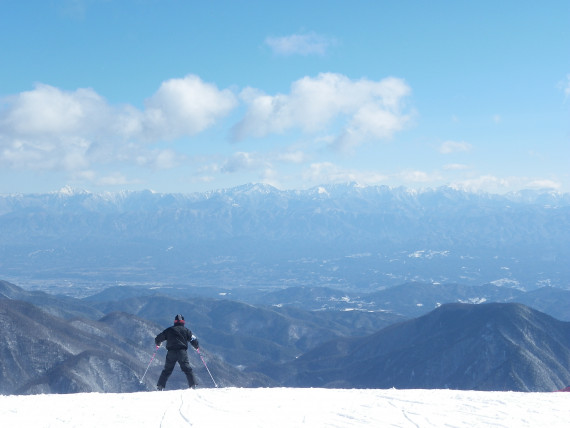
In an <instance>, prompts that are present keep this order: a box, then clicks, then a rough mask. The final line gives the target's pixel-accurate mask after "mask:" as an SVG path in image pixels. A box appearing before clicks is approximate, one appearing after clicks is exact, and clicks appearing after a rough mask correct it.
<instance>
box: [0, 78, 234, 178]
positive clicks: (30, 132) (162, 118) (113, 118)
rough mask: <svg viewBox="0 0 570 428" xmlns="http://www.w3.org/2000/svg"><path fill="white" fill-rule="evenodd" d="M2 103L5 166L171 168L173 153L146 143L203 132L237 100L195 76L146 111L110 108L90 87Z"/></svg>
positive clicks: (0, 146) (166, 89)
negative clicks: (110, 164)
mask: <svg viewBox="0 0 570 428" xmlns="http://www.w3.org/2000/svg"><path fill="white" fill-rule="evenodd" d="M0 105H2V106H4V107H3V108H2V109H1V110H0V164H3V165H7V166H9V167H13V168H20V169H32V170H57V169H63V170H68V171H69V170H78V169H84V168H87V167H88V166H89V165H90V164H92V163H107V162H112V161H116V160H119V161H132V162H133V163H135V164H137V163H138V164H150V163H149V162H148V161H143V160H142V159H144V158H152V159H154V161H153V162H152V164H153V165H154V166H155V167H159V168H160V167H163V166H165V167H168V166H169V165H172V163H173V161H172V156H173V153H172V151H171V150H165V151H157V149H150V148H149V147H148V145H149V144H150V143H154V142H157V141H168V140H172V139H175V138H179V137H183V136H192V135H195V134H197V133H199V132H202V131H203V130H205V129H206V128H208V127H210V126H212V125H213V124H214V123H215V122H216V121H217V120H219V119H220V118H222V117H224V116H226V115H227V114H228V113H229V112H230V111H231V110H232V109H233V108H234V107H235V106H236V105H237V98H236V97H235V95H234V94H233V93H232V92H231V91H229V90H227V89H226V90H218V89H217V88H216V87H215V86H214V85H212V84H209V83H205V82H203V81H202V80H201V79H200V78H199V77H197V76H193V75H189V76H186V77H184V78H182V79H171V80H168V81H166V82H164V83H162V85H161V86H160V88H159V89H158V91H157V92H156V93H155V94H154V95H152V96H151V97H150V98H149V99H148V100H147V101H146V103H145V108H144V109H143V110H139V109H137V108H135V107H133V106H131V105H121V106H113V105H110V104H109V103H108V102H107V101H106V100H105V99H104V98H103V97H102V96H100V95H99V94H97V93H96V92H95V91H94V90H93V89H90V88H87V89H84V88H81V89H77V90H75V91H64V90H62V89H59V88H56V87H53V86H50V85H45V84H37V85H36V86H35V88H34V89H33V90H31V91H27V92H22V93H20V94H17V95H15V96H11V97H7V98H5V99H3V100H2V102H1V104H0Z"/></svg>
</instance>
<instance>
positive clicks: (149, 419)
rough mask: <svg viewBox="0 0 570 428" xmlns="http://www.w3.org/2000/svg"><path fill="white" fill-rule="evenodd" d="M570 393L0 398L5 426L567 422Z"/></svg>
mask: <svg viewBox="0 0 570 428" xmlns="http://www.w3.org/2000/svg"><path fill="white" fill-rule="evenodd" d="M569 400H570V394H568V393H564V392H561V393H522V392H481V391H454V390H396V389H390V390H373V389H369V390H357V389H350V390H341V389H318V388H314V389H311V388H307V389H297V388H253V389H248V388H218V389H197V390H174V391H162V392H137V393H131V394H100V393H85V394H66V395H64V394H62V395H35V396H0V421H1V424H2V426H3V427H17V426H19V427H28V426H29V427H36V428H44V427H45V428H57V427H66V428H67V427H81V428H89V427H97V428H100V427H137V428H141V427H153V428H155V427H172V426H193V427H227V426H232V427H236V428H237V427H247V428H254V427H260V428H261V427H263V428H268V427H269V428H285V427H287V428H290V427H310V428H313V427H327V428H329V427H332V428H334V427H338V428H341V427H342V428H345V427H364V426H366V427H410V428H416V427H421V428H424V427H428V428H429V427H438V428H441V427H453V428H458V427H466V428H467V427H468V428H476V427H509V428H515V427H516V428H522V427H533V428H534V427H548V428H558V427H568V426H570V411H569V410H568V403H569Z"/></svg>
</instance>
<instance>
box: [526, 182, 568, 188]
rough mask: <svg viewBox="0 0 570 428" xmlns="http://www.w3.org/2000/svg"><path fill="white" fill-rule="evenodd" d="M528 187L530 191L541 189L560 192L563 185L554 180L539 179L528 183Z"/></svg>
mask: <svg viewBox="0 0 570 428" xmlns="http://www.w3.org/2000/svg"><path fill="white" fill-rule="evenodd" d="M526 187H527V188H529V189H538V190H541V189H552V190H559V189H560V188H561V187H562V185H561V184H560V183H559V182H556V181H554V180H548V179H538V180H531V181H530V182H528V183H527V185H526Z"/></svg>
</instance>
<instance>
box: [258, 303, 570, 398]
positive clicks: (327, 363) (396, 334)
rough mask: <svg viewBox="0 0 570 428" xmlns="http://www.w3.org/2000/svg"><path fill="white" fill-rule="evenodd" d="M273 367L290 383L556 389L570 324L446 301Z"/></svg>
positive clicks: (512, 307)
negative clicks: (366, 335)
mask: <svg viewBox="0 0 570 428" xmlns="http://www.w3.org/2000/svg"><path fill="white" fill-rule="evenodd" d="M273 369H274V368H273V367H269V368H267V367H265V368H263V370H264V371H265V372H266V373H267V374H270V375H271V374H273V375H274V376H276V377H277V376H278V377H279V379H280V380H281V381H282V382H283V383H284V384H286V385H288V386H312V387H319V386H325V387H346V388H391V387H396V388H451V389H473V390H515V391H554V390H557V389H560V388H561V387H563V386H564V385H567V384H568V383H570V323H568V322H562V321H558V320H556V319H554V318H552V317H550V316H548V315H546V314H543V313H541V312H538V311H535V310H533V309H530V308H528V307H526V306H523V305H520V304H515V303H488V304H480V305H472V304H446V305H442V306H441V307H440V308H438V309H435V310H434V311H432V312H430V313H429V314H427V315H424V316H421V317H419V318H415V319H413V320H410V321H405V322H402V323H399V324H395V325H392V326H390V327H387V328H385V329H383V330H381V331H379V332H377V333H375V334H373V335H371V336H368V337H365V338H354V339H337V340H334V341H331V342H327V343H326V344H323V345H321V346H320V347H317V348H315V349H314V350H312V351H310V352H308V353H306V354H305V355H303V356H301V357H299V358H298V359H296V360H295V361H294V362H291V363H289V364H287V365H285V367H280V368H278V369H279V370H280V371H279V374H278V375H276V373H269V370H273Z"/></svg>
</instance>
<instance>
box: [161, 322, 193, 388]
mask: <svg viewBox="0 0 570 428" xmlns="http://www.w3.org/2000/svg"><path fill="white" fill-rule="evenodd" d="M164 341H166V349H167V350H168V352H167V353H166V361H165V362H164V370H162V373H161V374H160V377H159V378H158V383H157V384H156V389H158V390H159V391H162V390H163V389H164V387H165V386H166V381H167V380H168V378H169V377H170V375H171V374H172V370H174V366H175V365H176V363H178V364H179V365H180V368H181V369H182V371H183V372H184V374H185V375H186V379H188V387H189V388H193V387H194V386H195V385H196V381H195V380H194V374H193V373H192V367H190V362H189V361H188V352H187V351H188V342H190V344H191V345H192V346H193V347H194V349H199V347H198V339H197V338H196V336H194V335H193V334H192V332H191V331H190V330H188V329H187V328H186V326H185V325H184V317H183V316H182V315H180V314H178V315H176V317H175V318H174V325H173V326H171V327H168V328H167V329H166V330H164V331H163V332H162V333H160V334H159V335H158V336H156V337H155V339H154V343H156V346H160V344H161V343H162V342H164Z"/></svg>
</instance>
